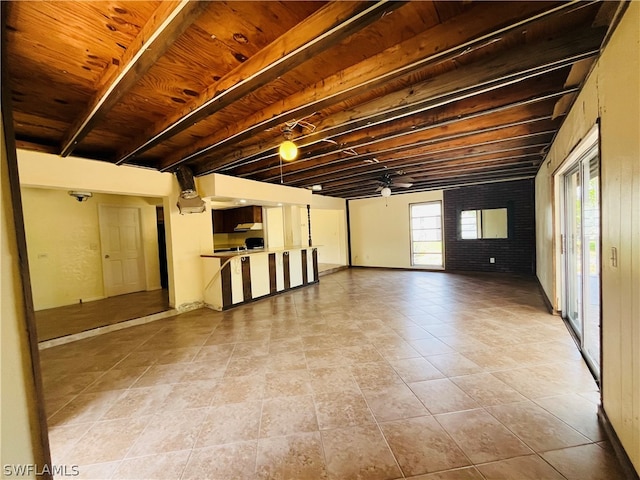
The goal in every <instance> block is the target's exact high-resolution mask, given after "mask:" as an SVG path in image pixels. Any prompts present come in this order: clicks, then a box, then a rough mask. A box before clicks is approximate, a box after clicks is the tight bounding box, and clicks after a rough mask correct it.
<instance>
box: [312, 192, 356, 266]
mask: <svg viewBox="0 0 640 480" xmlns="http://www.w3.org/2000/svg"><path fill="white" fill-rule="evenodd" d="M348 228H349V226H348V225H347V201H346V200H345V199H344V198H336V197H328V196H325V195H317V194H316V195H313V196H312V198H311V239H312V241H313V245H314V246H318V262H319V263H332V264H336V265H348V264H349V250H348V245H347V241H348V239H347V230H348Z"/></svg>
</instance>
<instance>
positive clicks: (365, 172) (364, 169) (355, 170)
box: [287, 143, 547, 187]
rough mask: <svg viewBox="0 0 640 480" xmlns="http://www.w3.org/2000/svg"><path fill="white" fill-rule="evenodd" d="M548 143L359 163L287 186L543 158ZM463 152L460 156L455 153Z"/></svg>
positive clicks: (411, 174)
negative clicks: (518, 155)
mask: <svg viewBox="0 0 640 480" xmlns="http://www.w3.org/2000/svg"><path fill="white" fill-rule="evenodd" d="M546 145H547V143H534V144H527V145H518V146H514V147H510V148H509V147H507V148H496V149H493V150H489V149H487V150H480V151H474V147H459V148H457V149H452V150H450V151H448V152H446V153H444V152H440V151H438V152H437V154H436V153H420V154H416V155H414V156H407V157H403V158H400V159H393V160H388V161H381V162H380V163H377V164H372V165H366V164H361V163H358V164H356V165H352V166H350V167H346V168H343V169H340V170H335V171H333V172H327V173H324V174H323V175H318V176H308V177H304V178H301V179H300V180H298V181H291V180H290V179H289V180H288V181H287V185H289V186H293V187H304V186H308V185H312V184H324V183H326V182H332V181H335V180H341V181H342V180H344V181H353V180H355V179H357V178H358V177H366V176H370V175H382V174H384V173H385V172H391V171H397V170H402V171H404V172H405V173H406V174H407V175H409V176H413V173H414V172H415V171H418V170H419V171H423V170H424V171H428V170H430V169H431V166H432V165H433V168H439V167H438V165H441V164H450V163H454V162H456V161H463V162H467V163H469V164H471V163H474V161H473V160H470V159H472V158H476V157H487V158H493V159H499V158H501V156H503V155H508V156H511V155H513V154H514V152H526V151H528V150H534V151H533V152H531V153H529V154H527V155H536V156H538V157H541V156H542V153H541V151H540V150H541V149H542V148H543V147H544V146H546ZM455 152H459V153H455Z"/></svg>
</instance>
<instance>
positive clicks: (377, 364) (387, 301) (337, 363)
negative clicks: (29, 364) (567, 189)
mask: <svg viewBox="0 0 640 480" xmlns="http://www.w3.org/2000/svg"><path fill="white" fill-rule="evenodd" d="M41 353H42V367H43V368H42V370H43V375H44V385H45V393H46V399H47V411H48V415H49V422H50V439H51V446H52V454H53V461H54V463H55V464H66V465H74V464H77V465H79V466H80V478H91V479H102V478H105V479H106V478H110V479H152V478H158V479H199V480H201V479H207V478H210V479H221V480H236V479H278V480H284V479H292V480H305V479H309V480H315V479H335V480H349V479H365V480H378V479H379V480H383V479H396V478H414V479H421V480H436V479H439V480H464V479H466V480H478V479H486V480H494V479H518V480H520V479H546V480H555V479H575V480H578V479H579V480H596V479H601V480H614V479H622V478H623V477H622V474H621V473H620V471H619V470H618V468H619V467H618V464H617V462H616V460H615V457H614V456H613V454H612V453H611V450H610V448H609V447H608V445H607V443H606V442H605V441H604V436H603V433H602V431H601V429H600V427H599V425H598V421H597V418H596V411H597V404H596V403H595V401H594V398H595V399H597V398H598V396H597V393H595V392H596V385H595V383H594V381H593V379H592V377H591V375H590V374H589V372H588V370H587V368H586V367H585V365H584V363H583V361H582V359H581V357H580V355H579V353H578V352H577V350H576V348H575V345H574V344H573V341H572V340H571V338H570V336H569V334H568V332H567V330H566V328H565V326H564V324H563V323H562V321H561V320H560V319H559V318H558V317H555V316H551V315H549V314H548V313H547V312H546V311H545V309H544V307H543V304H542V300H541V297H540V294H539V292H538V290H537V286H536V283H535V281H534V280H532V279H523V278H519V277H514V276H494V275H475V276H474V275H456V274H447V273H439V272H437V273H436V272H408V271H390V270H380V269H350V270H342V271H339V272H337V273H333V274H331V275H327V276H324V277H323V278H322V279H321V282H320V284H319V285H315V286H311V287H308V288H304V289H300V290H297V291H294V292H290V293H287V294H284V295H281V296H278V297H274V298H271V299H266V300H263V301H259V302H256V303H254V304H251V305H247V306H242V307H239V308H236V309H234V310H231V311H228V312H224V313H220V312H214V311H211V310H198V311H194V312H190V313H187V314H183V315H180V316H177V317H174V318H170V319H164V320H159V321H157V322H153V323H149V324H145V325H141V326H138V327H133V328H130V329H126V330H121V331H117V332H113V333H109V334H106V335H103V336H99V337H94V338H90V339H86V340H81V341H78V342H74V343H70V344H67V345H61V346H58V347H53V348H50V349H47V350H44V351H42V352H41Z"/></svg>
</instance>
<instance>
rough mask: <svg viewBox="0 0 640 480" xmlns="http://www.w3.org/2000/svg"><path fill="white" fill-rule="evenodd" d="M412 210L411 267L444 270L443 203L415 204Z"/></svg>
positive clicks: (411, 206) (411, 207)
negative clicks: (417, 266)
mask: <svg viewBox="0 0 640 480" xmlns="http://www.w3.org/2000/svg"><path fill="white" fill-rule="evenodd" d="M410 209H411V265H419V266H426V267H439V268H442V267H443V262H442V203H441V202H429V203H415V204H412V205H410Z"/></svg>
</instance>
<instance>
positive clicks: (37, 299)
mask: <svg viewBox="0 0 640 480" xmlns="http://www.w3.org/2000/svg"><path fill="white" fill-rule="evenodd" d="M21 193H22V203H23V210H24V219H25V228H26V235H27V249H28V251H29V266H30V271H31V285H32V289H33V303H34V306H35V309H36V310H42V309H45V308H53V307H59V306H62V305H71V304H75V303H78V302H79V301H80V299H82V301H85V302H86V301H91V300H97V299H100V298H104V296H105V294H104V287H103V272H102V255H101V251H102V248H101V243H100V224H99V217H98V206H99V205H101V204H103V205H111V206H113V205H116V206H130V207H138V208H140V213H141V216H140V220H141V222H140V223H141V233H142V235H141V238H142V248H143V251H144V259H145V274H146V289H147V290H156V289H159V288H161V287H160V265H159V260H158V234H157V227H156V225H157V220H156V218H157V217H156V207H155V205H156V204H160V205H161V204H162V199H159V198H148V197H146V198H145V197H132V196H128V195H127V196H125V195H110V194H104V193H97V194H95V195H94V196H93V197H92V198H90V199H89V200H87V201H85V202H78V201H76V200H75V199H74V198H73V197H71V196H69V195H68V193H67V191H66V190H51V189H45V188H30V187H23V188H22V189H21Z"/></svg>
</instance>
